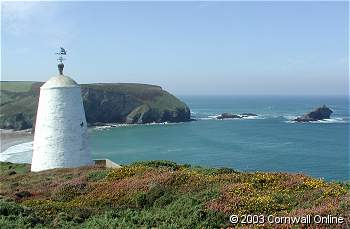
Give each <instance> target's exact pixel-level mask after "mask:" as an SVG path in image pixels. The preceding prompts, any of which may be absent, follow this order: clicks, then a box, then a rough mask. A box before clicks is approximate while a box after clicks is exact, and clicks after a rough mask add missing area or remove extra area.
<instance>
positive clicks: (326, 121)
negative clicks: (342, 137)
mask: <svg viewBox="0 0 350 229" xmlns="http://www.w3.org/2000/svg"><path fill="white" fill-rule="evenodd" d="M311 123H347V121H346V120H344V119H342V118H329V119H323V120H318V121H312V122H311Z"/></svg>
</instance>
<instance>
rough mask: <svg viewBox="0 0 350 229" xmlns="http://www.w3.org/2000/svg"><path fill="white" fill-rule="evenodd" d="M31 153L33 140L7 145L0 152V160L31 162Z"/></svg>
mask: <svg viewBox="0 0 350 229" xmlns="http://www.w3.org/2000/svg"><path fill="white" fill-rule="evenodd" d="M32 154H33V142H26V143H22V144H18V145H14V146H11V147H9V148H8V149H7V150H5V151H4V152H2V153H0V161H6V162H12V163H31V162H32Z"/></svg>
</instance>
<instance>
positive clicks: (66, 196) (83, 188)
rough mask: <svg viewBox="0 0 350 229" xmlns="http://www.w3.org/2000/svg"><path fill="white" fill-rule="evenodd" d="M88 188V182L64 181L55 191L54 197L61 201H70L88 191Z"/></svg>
mask: <svg viewBox="0 0 350 229" xmlns="http://www.w3.org/2000/svg"><path fill="white" fill-rule="evenodd" d="M87 190H88V187H87V184H86V183H85V182H82V181H70V182H67V183H63V184H62V185H60V186H58V187H57V188H56V190H54V191H53V193H52V197H53V199H55V200H59V201H70V200H72V199H74V198H75V197H77V196H79V195H82V194H84V193H86V192H87Z"/></svg>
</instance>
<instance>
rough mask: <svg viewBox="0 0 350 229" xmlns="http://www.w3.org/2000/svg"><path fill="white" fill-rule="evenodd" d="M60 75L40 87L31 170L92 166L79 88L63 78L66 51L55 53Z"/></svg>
mask: <svg viewBox="0 0 350 229" xmlns="http://www.w3.org/2000/svg"><path fill="white" fill-rule="evenodd" d="M57 54H58V55H59V58H58V61H59V63H58V70H59V75H58V76H54V77H52V78H51V79H49V80H48V81H47V82H46V83H45V84H44V85H43V86H41V88H40V97H39V105H38V111H37V117H36V124H35V134H34V144H33V157H32V167H31V171H33V172H37V171H42V170H47V169H54V168H71V167H79V166H84V165H90V164H92V159H91V154H90V148H89V144H88V134H87V123H86V118H85V111H84V107H83V101H82V97H81V91H80V86H79V85H78V84H77V83H76V82H75V81H74V80H73V79H71V78H70V77H68V76H65V75H63V67H64V64H63V62H62V61H63V58H62V55H66V50H65V49H63V48H61V51H60V52H59V53H57Z"/></svg>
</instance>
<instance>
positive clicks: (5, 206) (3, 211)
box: [0, 200, 25, 216]
mask: <svg viewBox="0 0 350 229" xmlns="http://www.w3.org/2000/svg"><path fill="white" fill-rule="evenodd" d="M24 212H25V209H24V208H23V207H22V206H21V205H19V204H16V203H15V202H8V201H4V200H0V215H2V216H9V215H20V214H22V213H24Z"/></svg>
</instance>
